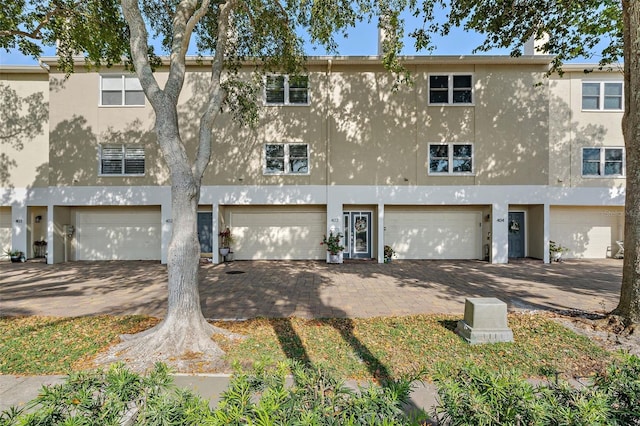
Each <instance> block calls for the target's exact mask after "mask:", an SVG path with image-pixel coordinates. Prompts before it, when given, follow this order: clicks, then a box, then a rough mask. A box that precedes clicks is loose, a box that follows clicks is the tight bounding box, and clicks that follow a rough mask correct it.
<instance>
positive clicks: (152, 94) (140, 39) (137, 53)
mask: <svg viewBox="0 0 640 426" xmlns="http://www.w3.org/2000/svg"><path fill="white" fill-rule="evenodd" d="M122 12H123V14H124V17H125V19H126V20H127V23H128V24H129V30H130V32H131V40H130V44H131V58H132V60H133V66H134V67H135V70H136V74H137V75H138V79H139V80H140V84H141V85H142V89H143V90H144V92H145V94H146V96H147V99H149V102H151V104H152V105H153V106H154V108H156V107H157V106H159V105H160V103H161V101H162V98H163V93H162V90H161V89H160V86H159V85H158V82H157V81H156V79H155V77H154V76H153V70H152V68H151V64H150V63H149V56H148V48H149V45H148V38H149V36H148V33H147V27H146V24H145V22H144V19H143V18H142V13H141V12H140V8H139V7H138V2H137V0H122Z"/></svg>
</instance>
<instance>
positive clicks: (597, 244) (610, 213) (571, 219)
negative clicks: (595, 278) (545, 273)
mask: <svg viewBox="0 0 640 426" xmlns="http://www.w3.org/2000/svg"><path fill="white" fill-rule="evenodd" d="M623 232H624V211H623V209H622V208H617V207H610V208H602V207H552V208H551V221H550V235H549V237H550V239H551V241H554V242H556V243H558V244H561V245H563V246H564V247H567V248H568V249H569V252H568V253H564V254H563V256H565V257H568V258H571V257H575V258H585V259H604V258H605V257H607V254H609V255H611V253H610V252H609V253H608V249H609V247H612V248H613V251H614V253H613V254H615V251H616V247H617V246H616V244H615V240H618V239H622V238H623V237H622V236H623V235H624V234H623Z"/></svg>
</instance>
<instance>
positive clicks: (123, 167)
mask: <svg viewBox="0 0 640 426" xmlns="http://www.w3.org/2000/svg"><path fill="white" fill-rule="evenodd" d="M117 146H119V147H120V148H121V154H122V158H121V168H120V170H121V171H122V173H103V172H102V151H103V148H104V147H114V148H115V147H117ZM127 148H142V151H143V152H144V172H143V173H124V171H125V170H126V163H125V160H126V155H127ZM146 175H147V152H146V150H145V147H144V145H137V144H118V143H114V144H110V143H105V144H99V145H98V176H100V177H144V176H146Z"/></svg>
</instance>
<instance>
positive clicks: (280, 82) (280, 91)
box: [266, 75, 284, 104]
mask: <svg viewBox="0 0 640 426" xmlns="http://www.w3.org/2000/svg"><path fill="white" fill-rule="evenodd" d="M266 94H267V103H280V104H283V103H284V76H282V75H278V76H267V90H266Z"/></svg>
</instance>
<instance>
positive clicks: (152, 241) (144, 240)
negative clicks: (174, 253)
mask: <svg viewBox="0 0 640 426" xmlns="http://www.w3.org/2000/svg"><path fill="white" fill-rule="evenodd" d="M76 223H77V226H76V235H77V237H76V238H77V247H76V258H77V259H78V260H159V259H160V257H161V253H160V252H161V246H162V229H161V225H160V212H159V211H157V212H156V211H154V212H148V211H136V210H130V211H119V212H114V211H102V212H101V211H91V212H79V213H78V214H77V218H76Z"/></svg>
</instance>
